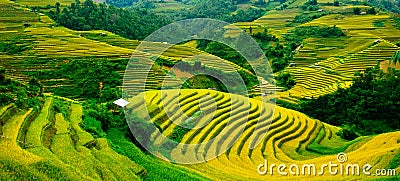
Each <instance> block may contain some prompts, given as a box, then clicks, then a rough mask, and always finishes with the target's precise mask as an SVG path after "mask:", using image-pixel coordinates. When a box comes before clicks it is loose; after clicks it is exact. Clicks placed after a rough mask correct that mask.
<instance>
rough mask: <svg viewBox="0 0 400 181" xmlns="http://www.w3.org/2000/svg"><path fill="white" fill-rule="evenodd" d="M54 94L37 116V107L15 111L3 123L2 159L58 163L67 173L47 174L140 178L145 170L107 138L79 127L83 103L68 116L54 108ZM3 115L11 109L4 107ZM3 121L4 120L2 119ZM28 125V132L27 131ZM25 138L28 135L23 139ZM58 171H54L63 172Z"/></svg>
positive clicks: (74, 105) (76, 176) (28, 163)
mask: <svg viewBox="0 0 400 181" xmlns="http://www.w3.org/2000/svg"><path fill="white" fill-rule="evenodd" d="M54 99H55V98H54V97H46V99H45V103H44V106H43V108H42V110H40V112H39V114H37V115H38V116H37V117H34V119H33V120H32V121H30V120H31V119H28V118H29V117H30V116H34V115H36V114H34V112H33V110H28V111H25V112H21V113H18V114H12V116H10V117H9V118H8V119H5V120H4V122H5V124H4V125H2V126H1V129H2V130H3V131H2V134H1V135H0V145H1V147H0V149H1V152H2V154H1V155H0V160H1V161H4V160H12V163H13V164H17V165H18V164H21V165H22V164H25V165H27V166H31V167H32V168H35V169H38V170H39V171H41V172H42V173H44V172H45V170H43V169H44V168H40V167H37V168H36V165H37V164H39V162H40V163H46V164H52V165H56V167H57V168H58V169H59V171H60V173H62V174H65V175H51V174H50V175H46V176H47V177H49V178H50V177H51V176H53V177H55V178H64V177H65V176H67V178H69V179H73V180H82V179H83V180H101V179H105V180H127V179H129V180H139V176H141V175H142V174H145V171H144V169H143V168H142V167H141V166H139V165H137V164H136V163H134V162H132V161H131V160H129V159H128V158H127V157H124V156H121V155H119V154H117V153H116V152H114V151H113V150H112V148H110V146H109V143H108V142H107V140H105V139H94V138H93V137H92V136H91V135H90V134H89V133H87V132H85V131H83V130H82V128H80V127H79V123H80V122H82V119H81V117H82V115H83V110H82V106H81V105H79V104H76V103H73V104H72V105H71V107H70V115H69V116H68V117H65V116H64V115H63V114H61V113H55V112H54V110H53V105H52V104H53V100H54ZM1 110H5V111H2V115H3V114H6V113H7V111H9V109H8V108H6V109H1ZM2 121H3V120H2ZM23 126H27V131H26V132H25V131H23V130H24V129H23V128H22V127H23ZM21 138H25V139H22V140H21ZM60 173H54V174H60Z"/></svg>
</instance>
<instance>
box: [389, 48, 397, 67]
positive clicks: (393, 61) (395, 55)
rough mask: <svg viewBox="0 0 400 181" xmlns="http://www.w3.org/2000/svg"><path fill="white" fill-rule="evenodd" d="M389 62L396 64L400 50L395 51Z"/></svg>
mask: <svg viewBox="0 0 400 181" xmlns="http://www.w3.org/2000/svg"><path fill="white" fill-rule="evenodd" d="M390 63H394V65H397V63H400V51H396V52H395V53H394V54H393V56H392V59H391V60H390V62H389V65H390Z"/></svg>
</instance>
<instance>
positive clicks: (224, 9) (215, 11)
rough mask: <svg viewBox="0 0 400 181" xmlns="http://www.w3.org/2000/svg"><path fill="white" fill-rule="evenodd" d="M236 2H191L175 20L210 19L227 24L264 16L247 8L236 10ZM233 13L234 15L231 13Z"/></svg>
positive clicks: (234, 0) (221, 0) (207, 0)
mask: <svg viewBox="0 0 400 181" xmlns="http://www.w3.org/2000/svg"><path fill="white" fill-rule="evenodd" d="M245 2H246V1H238V0H228V1H227V0H204V1H196V2H193V3H192V4H191V5H190V6H189V7H188V8H184V9H182V10H181V11H180V12H178V13H177V19H192V18H212V19H218V20H222V21H226V22H229V23H233V22H246V21H253V20H255V19H257V18H259V17H261V16H262V15H263V14H264V11H263V10H260V9H255V8H248V9H246V10H244V9H240V10H238V9H237V8H238V7H237V4H239V3H245ZM233 12H235V13H233Z"/></svg>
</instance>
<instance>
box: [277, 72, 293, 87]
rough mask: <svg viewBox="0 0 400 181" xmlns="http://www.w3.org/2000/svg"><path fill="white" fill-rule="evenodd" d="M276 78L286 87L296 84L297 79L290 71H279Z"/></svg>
mask: <svg viewBox="0 0 400 181" xmlns="http://www.w3.org/2000/svg"><path fill="white" fill-rule="evenodd" d="M276 80H277V82H278V86H281V87H285V88H286V89H291V88H292V87H293V86H294V85H296V81H295V80H294V78H293V76H292V75H291V74H290V73H289V72H279V74H278V76H277V77H276Z"/></svg>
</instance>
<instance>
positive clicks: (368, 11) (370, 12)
mask: <svg viewBox="0 0 400 181" xmlns="http://www.w3.org/2000/svg"><path fill="white" fill-rule="evenodd" d="M367 14H376V10H375V8H371V9H368V10H367Z"/></svg>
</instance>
